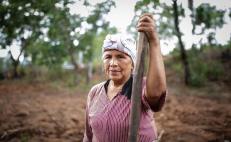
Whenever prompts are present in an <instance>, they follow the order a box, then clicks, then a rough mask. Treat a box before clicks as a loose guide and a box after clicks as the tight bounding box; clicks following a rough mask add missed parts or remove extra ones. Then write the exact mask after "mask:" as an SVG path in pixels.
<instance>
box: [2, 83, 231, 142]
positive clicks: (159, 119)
mask: <svg viewBox="0 0 231 142" xmlns="http://www.w3.org/2000/svg"><path fill="white" fill-rule="evenodd" d="M171 84H172V85H169V90H168V98H167V101H166V104H165V107H164V108H163V110H162V111H161V112H158V113H156V114H155V115H154V116H155V118H156V123H157V126H158V130H159V134H160V135H162V136H161V140H160V141H161V142H169V141H171V142H224V141H225V142H230V141H231V106H230V102H231V91H230V90H229V89H227V87H226V89H224V87H218V86H217V85H214V86H210V87H207V88H206V87H205V88H201V89H192V88H188V87H185V86H182V85H178V83H177V82H175V83H171ZM173 84H174V85H173ZM85 103H86V94H79V93H78V92H73V91H67V89H58V88H54V87H52V86H51V85H49V84H42V83H37V84H35V83H20V82H14V81H13V82H0V142H80V141H81V140H82V138H83V132H84V117H85V116H84V112H85Z"/></svg>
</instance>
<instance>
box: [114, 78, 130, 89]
mask: <svg viewBox="0 0 231 142" xmlns="http://www.w3.org/2000/svg"><path fill="white" fill-rule="evenodd" d="M129 78H130V76H129V77H127V78H126V79H125V80H124V81H113V80H111V81H110V85H111V86H112V87H113V88H122V87H123V86H124V84H125V83H126V82H127V81H128V80H129Z"/></svg>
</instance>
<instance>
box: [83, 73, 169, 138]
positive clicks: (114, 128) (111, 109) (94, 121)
mask: <svg viewBox="0 0 231 142" xmlns="http://www.w3.org/2000/svg"><path fill="white" fill-rule="evenodd" d="M108 83H109V80H108V81H105V82H102V83H100V84H97V85H95V86H94V87H92V89H91V90H90V92H89V94H88V99H87V107H86V126H85V127H86V129H85V134H84V138H83V142H127V140H128V131H129V120H130V109H131V100H130V98H131V96H129V95H130V94H131V84H132V77H131V78H130V79H129V81H128V82H127V83H125V85H124V86H123V89H122V91H121V92H119V93H118V94H117V95H116V96H115V97H114V98H113V99H112V100H111V101H110V100H109V98H108V97H107V86H108ZM145 87H146V80H145V79H144V81H143V85H142V89H143V91H142V103H141V104H142V105H141V107H142V108H141V118H140V127H139V135H138V140H139V142H153V141H154V140H156V139H157V130H156V126H155V121H154V118H153V112H152V111H159V110H160V109H161V107H162V106H163V104H164V101H165V96H166V94H163V95H162V96H161V97H160V100H159V102H158V104H157V105H155V108H151V107H150V106H149V104H148V102H147V101H146V97H145V91H144V90H145ZM129 91H130V92H129Z"/></svg>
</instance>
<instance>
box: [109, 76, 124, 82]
mask: <svg viewBox="0 0 231 142" xmlns="http://www.w3.org/2000/svg"><path fill="white" fill-rule="evenodd" d="M109 79H111V80H112V81H119V80H121V77H119V76H114V75H113V76H112V75H110V76H109Z"/></svg>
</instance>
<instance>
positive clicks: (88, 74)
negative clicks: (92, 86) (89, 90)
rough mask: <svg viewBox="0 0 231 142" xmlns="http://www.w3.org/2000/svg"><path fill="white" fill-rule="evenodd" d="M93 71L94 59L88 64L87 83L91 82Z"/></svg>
mask: <svg viewBox="0 0 231 142" xmlns="http://www.w3.org/2000/svg"><path fill="white" fill-rule="evenodd" d="M92 72H93V63H92V61H89V62H88V64H87V76H86V83H87V84H89V82H90V80H91V78H92V74H93V73H92Z"/></svg>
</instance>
